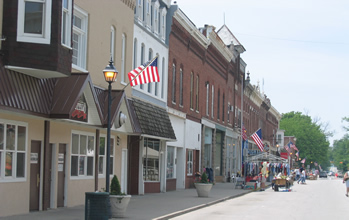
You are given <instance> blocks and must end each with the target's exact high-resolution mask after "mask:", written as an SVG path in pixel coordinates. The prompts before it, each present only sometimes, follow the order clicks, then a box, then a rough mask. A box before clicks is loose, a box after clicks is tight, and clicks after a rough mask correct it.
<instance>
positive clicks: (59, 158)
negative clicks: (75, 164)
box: [58, 154, 64, 163]
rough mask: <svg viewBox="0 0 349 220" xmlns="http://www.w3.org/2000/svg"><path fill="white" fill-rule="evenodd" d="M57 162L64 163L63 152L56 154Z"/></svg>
mask: <svg viewBox="0 0 349 220" xmlns="http://www.w3.org/2000/svg"><path fill="white" fill-rule="evenodd" d="M58 163H64V154H58Z"/></svg>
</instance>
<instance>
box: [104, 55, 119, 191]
mask: <svg viewBox="0 0 349 220" xmlns="http://www.w3.org/2000/svg"><path fill="white" fill-rule="evenodd" d="M118 73H119V72H118V71H117V70H116V68H115V67H114V65H113V60H112V59H111V58H110V61H109V65H108V66H106V67H105V69H104V70H103V74H104V78H105V81H106V82H107V83H108V84H109V85H108V127H107V161H106V174H105V175H106V177H105V191H106V192H109V183H110V107H111V84H112V83H113V82H115V81H116V76H117V75H118Z"/></svg>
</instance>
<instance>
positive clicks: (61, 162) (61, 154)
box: [57, 144, 66, 207]
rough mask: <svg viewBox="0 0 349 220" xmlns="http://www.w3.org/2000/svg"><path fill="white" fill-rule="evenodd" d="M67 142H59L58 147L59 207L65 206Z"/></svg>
mask: <svg viewBox="0 0 349 220" xmlns="http://www.w3.org/2000/svg"><path fill="white" fill-rule="evenodd" d="M65 151H66V146H65V144H59V149H58V174H57V176H58V182H57V207H64V186H65V184H64V183H65Z"/></svg>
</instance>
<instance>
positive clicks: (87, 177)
mask: <svg viewBox="0 0 349 220" xmlns="http://www.w3.org/2000/svg"><path fill="white" fill-rule="evenodd" d="M74 134H75V135H79V141H80V136H81V135H85V136H87V141H88V137H93V151H94V152H93V156H90V157H92V158H93V163H92V164H93V167H92V175H87V174H84V175H80V174H79V172H78V174H77V176H72V174H71V172H72V168H73V166H72V157H73V156H78V158H79V157H80V155H81V154H80V152H79V153H78V154H73V135H74ZM70 135H71V136H70V137H71V140H70V141H71V143H70V146H71V147H70V170H69V176H70V179H72V180H74V179H93V178H94V176H95V175H96V173H95V166H96V165H95V161H96V136H95V134H94V133H91V132H84V131H77V130H72V131H71V134H70ZM79 144H80V142H79ZM87 146H88V144H87ZM79 149H80V148H79ZM86 158H88V155H87V153H86ZM78 165H79V161H78ZM84 166H85V167H84V168H85V169H86V171H85V172H86V173H87V160H86V162H85V164H84ZM78 168H79V167H78Z"/></svg>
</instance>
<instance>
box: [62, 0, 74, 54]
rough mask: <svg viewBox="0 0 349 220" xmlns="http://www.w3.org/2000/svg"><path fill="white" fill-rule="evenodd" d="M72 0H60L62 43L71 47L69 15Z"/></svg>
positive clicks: (70, 14) (70, 13)
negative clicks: (61, 0)
mask: <svg viewBox="0 0 349 220" xmlns="http://www.w3.org/2000/svg"><path fill="white" fill-rule="evenodd" d="M72 7H73V5H72V0H63V2H62V44H63V45H64V46H66V47H69V48H70V47H71V16H72V10H73V9H72Z"/></svg>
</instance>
